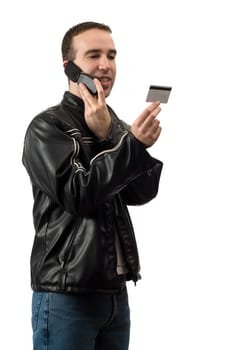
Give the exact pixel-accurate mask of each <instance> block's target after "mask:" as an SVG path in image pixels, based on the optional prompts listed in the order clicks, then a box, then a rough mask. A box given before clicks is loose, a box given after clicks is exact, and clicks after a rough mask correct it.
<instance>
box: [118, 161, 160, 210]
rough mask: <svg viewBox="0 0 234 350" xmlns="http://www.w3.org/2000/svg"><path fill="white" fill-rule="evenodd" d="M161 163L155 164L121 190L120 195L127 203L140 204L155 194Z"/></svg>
mask: <svg viewBox="0 0 234 350" xmlns="http://www.w3.org/2000/svg"><path fill="white" fill-rule="evenodd" d="M162 168H163V163H162V162H161V161H160V160H157V162H156V163H155V165H154V166H153V167H152V168H151V169H149V170H148V171H145V172H144V173H143V174H141V175H139V176H138V177H137V178H136V179H134V180H133V181H132V182H130V183H129V184H128V185H127V186H126V187H125V188H124V189H123V190H122V191H121V197H122V199H123V200H124V202H125V203H126V204H127V205H142V204H145V203H147V202H149V201H150V200H152V199H153V198H155V197H156V196H157V193H158V188H159V181H160V176H161V172H162Z"/></svg>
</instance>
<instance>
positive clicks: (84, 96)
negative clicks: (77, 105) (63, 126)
mask: <svg viewBox="0 0 234 350" xmlns="http://www.w3.org/2000/svg"><path fill="white" fill-rule="evenodd" d="M79 92H80V95H81V97H82V99H83V101H84V102H85V103H87V104H89V105H90V106H91V105H92V103H93V99H92V95H91V93H90V92H89V91H88V89H87V88H86V86H85V84H83V83H79Z"/></svg>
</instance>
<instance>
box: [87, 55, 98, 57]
mask: <svg viewBox="0 0 234 350" xmlns="http://www.w3.org/2000/svg"><path fill="white" fill-rule="evenodd" d="M98 57H99V55H90V56H89V58H98Z"/></svg>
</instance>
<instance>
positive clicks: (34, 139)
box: [23, 22, 162, 350]
mask: <svg viewBox="0 0 234 350" xmlns="http://www.w3.org/2000/svg"><path fill="white" fill-rule="evenodd" d="M62 54H63V62H64V67H66V65H67V64H68V62H69V61H73V63H75V64H76V65H77V66H79V67H80V68H81V69H82V71H83V72H85V73H88V74H89V75H90V76H91V77H92V78H93V81H94V84H95V86H96V89H97V95H92V94H91V93H90V92H89V90H88V89H87V88H86V86H85V84H84V83H80V84H77V83H76V82H73V81H71V80H69V91H66V92H65V94H64V96H63V100H62V102H61V103H60V104H58V105H57V106H54V107H52V108H49V109H47V110H46V111H44V112H42V113H40V114H39V115H38V116H36V117H35V118H34V119H33V120H32V122H31V123H30V125H29V127H28V130H27V132H26V136H25V144H24V151H23V164H24V166H25V167H26V169H27V172H28V174H29V176H30V180H31V183H32V188H33V196H34V209H33V215H34V225H35V232H36V233H35V240H34V244H33V249H32V254H31V283H32V289H33V300H32V327H33V343H34V350H44V349H48V350H94V349H95V350H107V349H108V350H110V349H111V350H127V349H128V344H129V331H130V315H129V305H128V295H127V289H126V281H129V280H133V281H134V282H135V283H136V281H137V280H138V279H139V278H140V274H139V270H140V267H139V258H138V251H137V245H136V240H135V236H134V232H133V227H132V224H131V220H130V217H129V214H128V210H127V205H139V204H144V203H146V202H148V201H150V200H151V199H153V198H154V197H155V196H156V194H157V192H158V186H159V179H160V174H161V170H162V162H161V161H159V160H157V159H155V158H153V157H151V156H150V154H149V153H148V151H147V148H148V147H150V146H152V145H153V144H154V143H155V142H156V141H157V139H158V137H159V135H160V132H161V127H160V125H159V121H158V119H157V115H158V114H159V112H160V107H159V102H155V103H152V104H151V105H149V106H148V107H147V108H146V109H145V110H144V111H143V112H142V113H141V114H140V116H139V117H138V118H137V119H136V121H135V122H134V123H133V125H132V126H131V127H130V126H128V125H127V124H125V123H124V122H123V121H121V120H119V119H118V118H117V116H116V115H115V113H114V111H113V110H112V109H111V108H110V107H109V106H108V105H107V104H106V97H107V96H108V95H109V94H110V92H111V89H112V87H113V84H114V81H115V75H116V65H115V56H116V48H115V45H114V42H113V39H112V36H111V30H110V28H109V27H108V26H106V25H104V24H100V23H95V22H85V23H81V24H78V25H76V26H74V27H73V28H71V29H69V30H68V32H67V33H66V34H65V36H64V38H63V42H62Z"/></svg>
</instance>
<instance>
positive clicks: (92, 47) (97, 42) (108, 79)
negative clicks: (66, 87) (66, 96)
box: [62, 22, 116, 96]
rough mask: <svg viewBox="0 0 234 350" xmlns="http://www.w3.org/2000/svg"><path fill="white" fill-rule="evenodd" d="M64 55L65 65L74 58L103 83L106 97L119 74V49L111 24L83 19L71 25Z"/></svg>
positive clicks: (63, 50) (81, 66)
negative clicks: (113, 37) (117, 64)
mask: <svg viewBox="0 0 234 350" xmlns="http://www.w3.org/2000/svg"><path fill="white" fill-rule="evenodd" d="M62 56H63V62H64V65H66V63H67V62H68V61H73V62H74V63H76V64H77V65H78V66H79V67H80V68H81V69H82V70H83V71H84V72H85V73H88V74H89V75H91V77H92V78H97V79H98V80H99V81H100V82H101V84H102V87H103V89H104V91H105V96H108V95H109V94H110V92H111V89H112V87H113V84H114V81H115V76H116V64H115V56H116V49H115V45H114V42H113V39H112V36H111V29H110V27H108V26H107V25H105V24H101V23H97V22H83V23H80V24H77V25H75V26H74V27H72V28H70V29H69V30H68V31H67V32H66V34H65V35H64V38H63V41H62ZM70 84H73V83H72V82H70ZM73 88H75V85H74V86H73Z"/></svg>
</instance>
